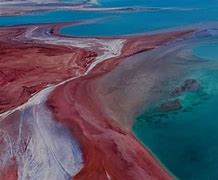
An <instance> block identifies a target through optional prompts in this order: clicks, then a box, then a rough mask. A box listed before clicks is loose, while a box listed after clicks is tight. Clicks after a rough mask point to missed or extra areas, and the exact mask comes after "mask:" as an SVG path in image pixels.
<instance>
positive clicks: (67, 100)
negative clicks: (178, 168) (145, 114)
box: [48, 31, 190, 180]
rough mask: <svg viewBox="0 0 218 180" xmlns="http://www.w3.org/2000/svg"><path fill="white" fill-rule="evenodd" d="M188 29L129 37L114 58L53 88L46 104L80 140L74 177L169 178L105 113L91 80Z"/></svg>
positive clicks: (151, 157) (135, 140) (138, 144)
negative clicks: (77, 170)
mask: <svg viewBox="0 0 218 180" xmlns="http://www.w3.org/2000/svg"><path fill="white" fill-rule="evenodd" d="M189 32H190V31H189ZM189 32H185V33H184V32H175V33H172V34H170V33H166V34H165V35H163V34H162V35H159V36H158V37H155V36H154V35H152V36H151V37H152V38H151V37H150V36H148V37H147V38H145V39H143V40H140V39H137V38H136V39H131V41H130V42H131V43H129V41H128V42H127V44H126V45H125V46H124V48H125V52H123V53H122V54H121V56H120V57H117V58H116V61H115V60H114V59H111V61H110V60H108V61H105V62H102V63H100V64H98V65H97V67H95V68H94V69H93V70H92V71H91V72H90V73H89V74H88V75H86V76H84V77H80V78H77V79H75V80H72V81H70V82H68V83H66V84H64V85H62V86H59V87H58V88H56V89H55V90H54V92H52V94H51V96H50V97H49V100H48V104H49V106H50V107H51V110H52V111H53V113H54V115H55V117H56V119H57V120H58V121H60V122H61V123H63V124H65V125H66V126H67V127H69V128H70V129H71V131H72V133H73V134H74V136H76V137H77V138H78V139H79V141H80V143H81V148H82V151H83V156H84V161H85V162H84V165H85V167H84V168H83V169H82V170H81V172H80V173H79V174H77V175H76V176H75V177H74V179H84V180H85V179H100V180H104V179H110V178H111V179H117V180H121V179H128V180H130V179H136V180H145V179H160V180H164V179H172V177H171V176H170V175H169V174H168V172H166V171H165V170H164V169H163V168H162V167H161V166H160V164H159V163H158V162H157V161H156V160H155V158H154V157H153V156H152V155H151V154H150V153H149V152H148V151H147V150H146V149H145V148H144V146H143V145H142V144H141V143H140V142H139V141H138V140H137V139H136V138H135V137H134V136H133V135H132V133H131V132H130V130H128V129H124V128H122V127H121V126H120V125H118V124H117V123H116V122H115V121H114V120H113V119H112V118H111V117H110V116H109V115H108V114H107V113H105V110H104V107H103V105H102V104H101V101H100V99H99V95H98V94H97V93H96V87H95V83H93V82H95V81H96V80H97V79H98V78H101V77H102V76H104V75H105V74H107V73H110V71H111V70H112V69H113V68H114V67H116V66H117V65H118V64H119V63H120V62H122V61H123V60H124V57H127V56H130V55H132V54H135V53H136V52H138V51H144V50H146V49H152V48H154V47H156V46H158V45H160V44H163V43H166V42H168V41H170V40H174V39H176V37H179V36H182V35H184V34H186V33H189ZM149 40H151V43H149ZM155 40H156V41H155ZM113 118H114V117H113Z"/></svg>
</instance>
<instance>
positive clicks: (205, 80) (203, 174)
mask: <svg viewBox="0 0 218 180" xmlns="http://www.w3.org/2000/svg"><path fill="white" fill-rule="evenodd" d="M210 39H211V38H210ZM209 41H210V40H206V41H205V42H203V43H202V42H201V41H200V42H199V43H197V44H195V45H193V47H192V46H190V48H193V50H192V53H193V57H194V58H195V60H196V61H199V65H198V64H197V65H196V64H195V65H193V66H190V67H188V69H189V70H188V71H189V73H188V75H187V77H183V78H184V80H185V79H196V80H197V81H198V82H199V83H200V84H201V88H200V89H199V90H198V91H193V92H184V93H182V94H181V95H179V96H178V97H171V98H168V99H166V98H165V99H164V98H163V99H162V100H161V101H160V102H156V104H155V105H151V107H149V108H147V109H145V111H144V113H142V114H141V115H139V116H138V117H137V120H136V123H135V124H134V127H133V131H134V133H135V134H136V136H137V137H138V138H139V139H140V140H141V141H142V142H143V143H144V144H145V146H147V147H148V148H149V149H150V150H151V151H152V153H154V155H155V156H156V157H157V158H158V159H159V160H160V161H161V162H162V163H163V164H164V165H165V167H166V168H167V169H168V170H169V171H170V172H172V173H173V174H174V175H175V176H176V177H178V178H179V179H184V180H192V179H193V180H196V179H198V180H201V179H202V180H205V179H217V177H218V172H217V167H218V156H217V155H218V131H217V129H218V114H217V104H218V81H217V78H218V58H217V57H218V56H217V55H218V54H217V49H216V48H217V44H216V43H217V42H214V41H213V43H208V42H209ZM181 51H182V50H181ZM196 57H197V59H196ZM175 58H176V57H175ZM186 58H187V57H186ZM211 60H212V61H211ZM202 63H203V64H202ZM194 67H195V68H194ZM182 81H183V80H181V79H178V82H174V83H172V84H173V85H172V87H171V90H173V89H175V88H176V87H178V86H180V84H181V82H182ZM168 93H169V94H170V91H168ZM169 99H171V100H172V99H179V100H180V102H181V104H182V109H179V110H174V111H168V112H160V111H158V110H157V107H158V105H157V104H160V103H161V102H163V101H168V100H169Z"/></svg>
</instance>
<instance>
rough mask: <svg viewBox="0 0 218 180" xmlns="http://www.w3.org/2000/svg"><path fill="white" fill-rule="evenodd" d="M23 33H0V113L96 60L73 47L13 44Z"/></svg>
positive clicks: (83, 70)
mask: <svg viewBox="0 0 218 180" xmlns="http://www.w3.org/2000/svg"><path fill="white" fill-rule="evenodd" d="M25 30H26V29H25V28H11V29H0V94H1V96H0V112H4V111H7V110H9V109H11V108H13V107H16V106H18V105H20V104H22V103H24V102H25V101H27V100H28V99H29V98H30V96H31V95H32V94H34V93H36V92H38V91H40V90H41V89H43V88H44V87H45V86H46V85H48V84H57V83H59V82H61V81H63V80H66V79H69V78H71V77H74V76H78V74H82V73H84V72H85V71H86V69H87V68H88V66H89V65H90V63H92V61H93V60H94V59H95V58H96V56H97V54H96V53H95V52H92V51H88V50H85V49H81V48H76V47H70V48H69V47H65V46H56V45H48V44H46V45H45V44H38V43H34V42H19V41H16V40H13V39H16V37H17V36H19V35H21V34H22V33H24V32H25Z"/></svg>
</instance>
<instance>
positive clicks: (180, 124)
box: [0, 0, 218, 180]
mask: <svg viewBox="0 0 218 180" xmlns="http://www.w3.org/2000/svg"><path fill="white" fill-rule="evenodd" d="M64 2H77V1H75V0H64ZM79 2H81V1H79ZM125 6H138V7H144V8H145V7H159V9H156V10H152V11H151V10H138V11H123V12H100V11H99V12H97V11H69V10H68V11H66V10H56V11H47V12H34V13H29V14H23V15H17V16H0V26H12V25H23V24H37V23H56V22H74V21H80V20H82V21H83V20H86V22H87V23H86V24H83V25H79V26H68V27H64V28H62V29H61V33H62V34H65V35H69V36H73V35H78V36H92V35H94V36H112V35H126V34H134V33H144V32H152V31H156V30H165V29H167V28H175V27H183V28H184V27H186V26H192V25H194V24H196V23H201V25H202V26H204V27H205V28H207V25H206V24H207V23H208V22H218V16H217V15H218V0H98V4H96V5H95V6H94V7H97V8H105V7H125ZM168 7H170V8H171V9H165V8H168ZM93 19H95V20H97V21H89V20H93ZM205 23H206V24H205ZM211 39H213V37H212V38H211ZM217 42H218V41H212V42H210V41H208V42H207V43H199V44H198V45H196V46H194V47H193V49H192V53H193V55H194V56H195V57H197V58H199V62H206V64H205V65H206V66H202V70H198V71H193V73H191V75H192V77H194V78H196V79H197V80H198V81H199V82H200V83H201V85H202V89H201V90H199V91H197V92H189V93H185V94H183V95H181V96H179V97H178V98H179V99H180V101H181V102H182V105H183V108H182V109H181V110H177V111H173V112H167V113H158V112H156V111H155V109H153V108H152V107H148V108H147V109H145V111H144V113H143V114H141V115H139V116H138V117H137V120H136V123H135V124H134V127H133V131H134V133H135V135H136V136H137V137H138V138H139V139H140V140H141V141H142V142H143V143H144V144H145V146H146V147H148V148H149V149H150V150H151V151H152V152H153V153H154V154H155V156H156V157H158V158H159V160H160V161H161V162H162V163H163V164H164V165H165V166H166V168H167V169H169V170H170V171H171V172H172V173H173V174H175V176H177V177H178V178H180V179H184V180H189V179H190V180H205V179H218V171H217V167H218V113H217V104H218V81H217V79H218V43H217ZM175 58H176V57H175ZM207 61H208V62H207ZM207 63H208V64H207ZM207 65H208V67H207ZM190 69H191V68H190Z"/></svg>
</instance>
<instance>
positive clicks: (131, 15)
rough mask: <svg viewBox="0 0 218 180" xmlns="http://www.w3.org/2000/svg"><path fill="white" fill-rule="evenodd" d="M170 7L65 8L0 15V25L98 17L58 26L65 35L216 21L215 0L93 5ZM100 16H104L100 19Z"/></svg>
mask: <svg viewBox="0 0 218 180" xmlns="http://www.w3.org/2000/svg"><path fill="white" fill-rule="evenodd" d="M120 6H122V7H125V6H139V7H160V8H166V7H171V8H174V9H159V10H158V9H156V10H153V11H151V10H139V11H129V12H126V11H124V12H96V11H87V12H84V11H66V10H57V11H51V12H38V13H29V14H25V15H18V16H0V25H1V26H8V25H20V24H36V23H55V22H71V21H78V20H88V19H89V20H90V19H95V18H100V19H101V20H99V21H98V22H93V23H90V24H86V25H80V26H68V27H64V28H62V29H61V33H63V34H65V35H79V36H91V35H94V36H111V35H125V34H134V33H143V32H148V31H149V32H150V31H154V30H163V29H166V28H174V27H184V26H185V25H192V24H195V23H202V22H211V21H218V16H217V14H218V1H217V0H210V1H206V0H201V1H197V0H190V1H188V0H184V1H179V0H175V1H173V0H167V1H161V0H135V1H133V0H126V1H124V0H117V1H115V0H110V1H109V0H99V4H98V5H96V6H95V7H99V8H105V7H120ZM102 18H105V19H103V20H102Z"/></svg>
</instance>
